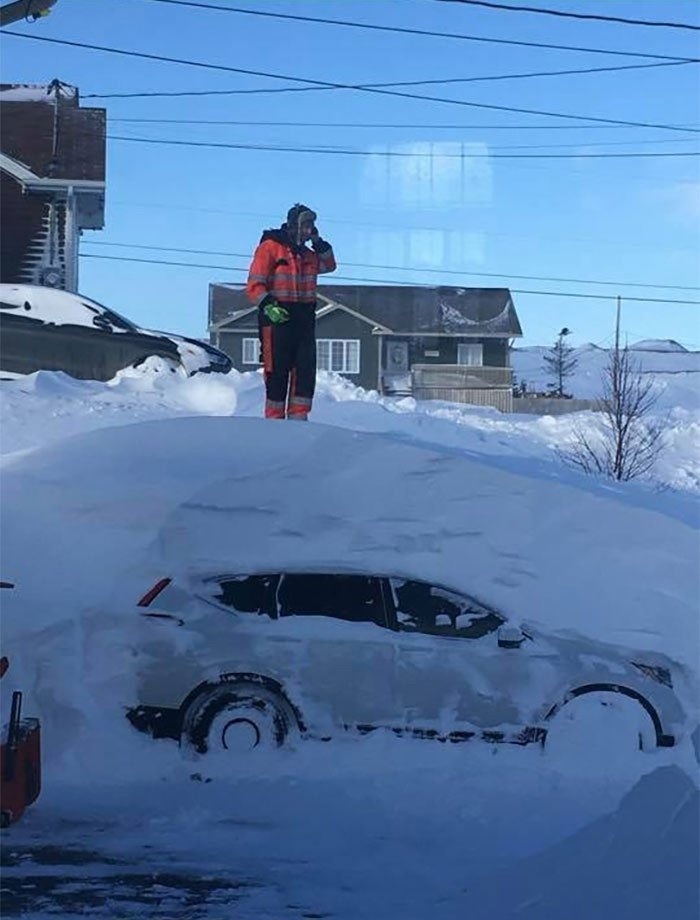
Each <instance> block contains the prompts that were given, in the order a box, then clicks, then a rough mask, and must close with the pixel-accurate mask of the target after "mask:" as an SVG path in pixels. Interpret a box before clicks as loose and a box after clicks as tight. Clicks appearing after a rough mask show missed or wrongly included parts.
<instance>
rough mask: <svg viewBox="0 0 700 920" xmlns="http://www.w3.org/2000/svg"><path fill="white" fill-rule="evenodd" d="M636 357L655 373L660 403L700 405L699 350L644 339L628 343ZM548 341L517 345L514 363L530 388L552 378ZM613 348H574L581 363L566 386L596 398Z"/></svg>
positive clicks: (643, 369)
mask: <svg viewBox="0 0 700 920" xmlns="http://www.w3.org/2000/svg"><path fill="white" fill-rule="evenodd" d="M629 348H630V351H631V352H632V353H633V357H634V361H635V363H636V364H637V366H638V367H639V370H640V371H641V372H642V373H644V374H653V375H654V376H655V377H656V382H657V383H658V386H659V390H660V391H661V393H660V400H659V405H660V406H663V407H666V408H670V407H671V406H686V407H687V408H691V407H692V408H700V351H688V350H687V349H686V348H684V347H683V346H682V345H679V343H678V342H674V341H673V340H671V339H667V340H660V339H658V340H657V339H645V340H643V341H641V342H636V343H635V344H632V345H630V346H629ZM549 351H550V346H547V345H532V346H530V347H527V348H514V349H513V351H512V352H511V364H512V367H513V371H514V373H515V377H516V379H517V380H518V381H520V380H524V381H525V382H526V383H527V386H528V389H530V390H546V389H547V384H548V383H551V382H552V377H551V375H550V374H549V373H548V371H547V369H546V367H545V364H544V357H545V355H546V354H548V353H549ZM609 354H610V352H609V351H608V349H607V348H599V347H598V346H597V345H593V344H592V343H587V344H585V345H580V346H579V347H578V348H576V349H574V356H575V357H576V358H577V359H578V366H577V367H576V370H575V371H574V373H573V375H572V376H571V377H570V378H568V379H567V382H566V390H567V392H569V393H571V394H572V395H573V396H576V397H578V398H579V399H595V398H596V397H598V396H600V393H601V385H600V381H601V375H602V374H603V372H604V369H605V366H606V363H607V361H608V357H609Z"/></svg>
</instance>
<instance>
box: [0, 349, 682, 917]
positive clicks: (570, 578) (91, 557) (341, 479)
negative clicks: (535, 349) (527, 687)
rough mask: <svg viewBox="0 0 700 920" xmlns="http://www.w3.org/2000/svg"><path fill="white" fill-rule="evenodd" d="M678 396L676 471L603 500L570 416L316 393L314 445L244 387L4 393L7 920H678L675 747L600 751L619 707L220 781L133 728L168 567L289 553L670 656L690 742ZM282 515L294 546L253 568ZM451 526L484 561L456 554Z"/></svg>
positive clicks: (309, 757) (318, 754)
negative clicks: (528, 739) (388, 572)
mask: <svg viewBox="0 0 700 920" xmlns="http://www.w3.org/2000/svg"><path fill="white" fill-rule="evenodd" d="M677 357H678V356H677V355H672V356H670V359H671V360H676V359H677ZM667 359H668V356H667ZM684 375H685V372H684ZM696 379H697V378H696ZM689 389H690V390H692V386H690V387H689ZM673 392H674V393H675V394H676V395H675V397H674V399H675V405H674V406H673V408H672V409H671V412H672V417H671V421H672V428H671V431H670V443H671V447H670V449H669V451H668V453H667V455H666V457H665V459H664V460H663V461H662V462H661V463H660V464H659V466H658V468H657V469H656V470H655V472H654V477H653V479H652V480H650V481H648V482H644V483H632V484H627V485H624V486H620V485H614V484H611V483H608V482H605V481H598V480H595V479H588V478H585V477H583V476H579V475H578V474H576V473H574V472H572V471H569V470H567V469H566V468H564V467H563V466H562V464H561V463H560V461H559V460H558V459H557V455H556V451H555V449H554V448H555V447H556V446H558V445H561V444H562V443H563V442H565V440H566V438H567V437H568V436H569V433H570V431H571V424H572V420H571V419H570V418H568V417H560V418H557V419H554V418H534V419H533V418H531V417H521V418H519V417H516V416H510V417H509V416H501V415H499V414H498V413H496V412H492V411H489V410H483V409H475V408H470V407H458V406H452V405H449V404H438V405H435V404H424V405H416V404H415V403H414V402H413V401H412V400H394V401H392V400H387V399H382V398H380V397H378V396H377V395H376V394H371V393H363V392H362V391H358V390H356V389H355V388H353V387H352V386H351V385H349V384H347V383H345V382H343V381H340V380H338V379H337V378H334V377H332V376H330V375H321V380H320V393H319V398H318V400H317V404H316V407H315V410H314V414H313V418H314V421H316V422H322V423H324V424H323V425H318V424H313V423H311V424H309V425H308V426H305V427H304V428H303V429H301V430H299V429H298V428H292V426H291V425H289V426H288V425H287V424H286V423H281V424H280V425H278V426H271V425H270V423H265V422H262V421H260V422H258V421H254V420H253V419H249V418H246V417H245V416H250V415H253V416H257V415H259V413H260V406H261V401H262V389H261V383H260V378H259V376H258V375H257V374H248V375H238V374H235V373H232V374H230V375H228V376H227V377H226V378H219V377H215V376H211V377H201V378H197V377H195V378H192V379H190V380H182V379H176V378H172V377H170V376H166V375H154V376H149V375H147V374H137V373H135V374H130V375H121V376H120V378H119V379H117V380H115V381H113V382H112V383H111V384H106V385H105V384H96V383H86V382H78V381H73V380H70V378H67V377H65V376H64V375H60V374H43V373H40V374H36V375H32V377H30V378H27V379H24V380H17V381H4V382H2V384H1V386H0V400H1V404H2V427H1V428H0V437H1V439H2V440H1V445H0V446H1V449H2V453H3V454H4V455H5V456H4V458H3V461H2V463H3V466H2V471H3V476H2V532H1V534H0V536H1V537H2V544H1V546H2V577H3V578H6V579H11V580H13V581H16V582H17V585H18V590H17V591H16V592H14V593H13V595H10V596H3V597H2V598H1V600H2V604H3V637H2V638H3V650H4V651H7V652H8V653H9V654H10V657H11V659H12V665H11V671H10V673H9V674H8V675H7V676H6V677H5V679H4V680H3V690H5V691H6V690H8V689H9V688H10V687H14V686H22V687H23V688H24V689H25V691H26V701H25V709H26V711H28V712H32V711H33V712H34V713H36V714H38V715H39V716H40V717H41V718H42V723H43V727H44V741H45V763H44V768H45V787H44V792H43V793H42V797H41V798H40V799H39V801H38V802H37V804H36V805H35V806H34V807H33V808H32V809H31V810H30V811H29V812H28V813H27V814H26V816H25V818H24V819H23V821H22V823H21V824H18V825H17V826H16V827H13V828H12V829H11V830H10V831H9V832H7V833H6V835H5V840H4V844H3V861H4V865H5V868H4V871H3V876H4V878H3V888H4V889H5V895H4V898H3V911H4V912H5V915H7V916H11V915H13V913H14V914H16V913H18V912H19V911H20V909H23V910H26V911H27V912H26V913H25V914H24V916H27V917H32V918H33V917H36V918H38V917H46V916H49V915H51V914H52V913H53V914H56V913H59V914H60V915H61V916H64V917H77V916H83V915H84V912H85V909H86V907H87V906H91V908H92V915H93V916H98V917H100V916H103V917H131V916H153V917H172V918H175V917H177V918H182V920H190V918H191V920H196V918H199V917H203V918H204V917H207V918H221V917H227V918H228V917H231V916H236V917H240V918H253V917H274V918H277V917H314V916H316V917H319V916H329V917H331V916H332V917H337V918H342V920H345V918H348V920H350V918H360V917H363V918H364V917H382V918H391V917H402V918H409V920H411V918H416V920H422V918H424V917H427V916H430V917H437V918H453V917H454V918H457V917H461V916H473V917H476V918H481V917H484V918H486V917H490V918H498V920H501V918H504V920H505V918H509V917H524V918H533V920H535V918H536V920H550V918H551V920H554V918H555V917H557V918H559V917H566V918H571V920H588V918H589V917H600V918H604V920H607V918H610V920H626V918H627V917H630V916H634V917H635V920H646V918H651V917H658V915H659V914H660V913H661V912H662V911H663V912H664V913H665V914H666V915H667V916H669V917H670V916H673V917H674V920H676V918H677V920H686V918H687V920H691V918H697V916H698V900H697V892H698V870H697V865H698V841H697V826H698V822H697V785H696V783H697V761H696V759H695V755H694V752H693V749H692V745H691V744H690V741H689V739H688V738H687V736H686V735H684V736H683V738H682V743H681V744H680V746H679V747H678V748H675V749H671V750H666V751H653V752H650V753H639V752H637V751H634V750H629V751H626V750H624V751H620V752H617V756H613V754H614V752H613V751H612V750H608V744H610V746H611V747H614V743H613V742H614V737H615V736H614V735H610V734H608V733H605V734H604V735H603V736H602V737H603V738H604V739H605V740H604V741H601V734H600V732H601V729H602V727H603V726H604V725H605V724H607V723H606V717H607V716H609V715H611V713H610V712H609V711H608V710H607V709H605V710H604V709H602V708H601V707H596V708H595V709H591V708H590V707H582V708H580V709H578V710H577V709H575V708H574V709H572V710H571V711H570V712H569V713H568V714H567V717H566V718H565V719H563V720H562V721H561V723H560V727H561V731H560V732H559V733H558V737H557V739H556V743H554V744H553V745H552V747H551V748H550V749H549V750H547V749H546V750H545V751H544V752H542V751H541V750H539V749H513V748H498V747H491V746H488V745H485V744H480V743H475V744H470V745H458V746H450V747H446V746H442V745H437V744H432V743H430V742H420V741H409V740H405V739H403V740H399V739H394V738H390V737H389V738H387V737H382V736H372V737H368V738H364V739H361V740H359V741H354V740H351V739H349V738H348V739H342V740H341V741H338V742H334V743H332V744H327V745H323V744H320V743H317V744H314V743H307V744H306V745H303V744H302V745H300V746H299V748H298V749H297V750H291V751H283V752H282V753H281V754H280V756H279V758H276V759H273V760H271V761H266V762H265V763H263V764H262V765H259V764H255V765H253V766H252V767H247V766H245V765H239V766H237V767H236V768H235V769H232V768H231V767H230V765H227V764H221V763H218V762H214V763H207V764H202V763H200V762H195V761H190V760H187V759H185V758H183V756H182V755H181V753H180V752H179V750H178V748H177V746H176V745H175V744H173V743H171V742H159V743H154V742H153V741H152V740H151V739H148V738H145V737H143V736H140V735H138V734H136V733H135V732H134V731H133V730H132V729H131V728H130V727H129V726H128V724H127V723H126V720H125V719H124V718H123V706H124V704H125V703H126V702H127V701H128V697H129V693H130V691H131V690H132V689H133V675H132V673H131V670H130V652H129V644H128V639H129V622H130V620H129V618H130V616H131V615H132V610H131V605H132V604H133V602H134V601H135V600H136V599H137V598H138V596H140V594H141V593H142V592H143V591H144V590H145V589H146V588H147V587H148V586H149V585H150V584H151V583H152V581H153V580H154V576H155V577H159V576H160V575H162V574H163V571H162V565H163V564H164V563H165V562H170V563H171V564H172V563H173V562H175V561H177V562H178V563H179V564H181V563H184V562H185V561H187V562H189V561H191V560H192V559H193V558H194V557H195V556H196V555H197V554H198V555H199V556H200V559H201V561H203V562H207V561H208V562H210V563H211V564H216V557H217V555H218V556H219V557H221V555H222V554H225V553H230V552H231V551H235V552H236V553H238V554H243V555H245V554H248V558H249V559H252V558H253V557H254V556H256V555H257V553H258V551H259V550H260V551H262V552H263V553H269V554H271V555H273V556H275V558H277V556H278V555H279V554H284V553H287V554H290V553H293V554H298V552H299V551H300V541H301V542H302V543H303V549H302V551H303V553H305V554H306V555H307V558H312V557H316V556H321V557H323V558H325V559H326V560H327V561H329V562H337V561H338V560H339V559H341V557H342V558H344V557H345V555H346V554H347V553H348V552H349V551H352V553H353V558H354V559H356V560H358V562H361V561H362V559H363V558H364V559H366V558H368V557H369V558H371V559H372V561H376V559H377V557H378V556H379V557H380V558H382V559H383V560H384V561H385V562H386V563H387V564H388V562H389V561H391V562H392V564H394V565H393V567H395V566H396V565H399V564H402V565H405V566H410V567H411V568H414V567H415V568H417V569H418V570H419V571H417V572H416V574H424V575H426V577H433V576H435V577H437V576H438V575H439V576H440V580H443V581H444V580H445V576H446V575H449V576H450V579H449V580H450V582H451V583H453V584H455V586H456V587H459V586H460V584H461V585H462V586H464V587H467V588H469V589H471V590H472V591H473V593H476V594H481V595H482V596H483V597H484V599H485V600H489V601H490V602H491V603H494V604H495V605H497V606H500V607H503V608H504V609H505V610H507V611H508V612H509V613H511V614H512V615H514V616H517V617H518V618H524V619H529V620H532V621H534V622H537V623H538V624H540V625H541V626H542V627H545V628H547V629H550V630H559V631H563V632H566V631H569V632H574V633H578V634H581V635H585V636H589V637H591V638H594V639H600V640H603V641H606V642H612V643H614V644H617V645H622V646H625V647H628V648H630V649H631V648H642V649H649V650H656V651H659V652H664V653H666V654H668V655H670V656H671V657H672V658H674V659H675V660H676V661H678V662H679V663H682V664H683V666H684V667H685V668H686V669H687V671H688V675H689V684H688V686H687V687H686V689H685V691H684V694H685V695H684V702H685V705H686V710H687V715H688V722H687V726H686V729H690V728H692V726H693V725H694V724H695V722H696V721H697V714H698V713H697V677H698V648H699V642H698V599H699V598H700V584H699V581H698V579H699V577H700V576H699V573H698V565H697V558H698V556H697V551H698V523H699V521H698V518H699V515H698V492H700V452H699V451H698V440H699V437H700V411H698V408H697V406H696V404H695V403H694V402H692V400H688V399H686V398H685V396H686V387H685V386H683V387H681V388H676V389H675V390H674V391H673ZM672 403H673V401H672ZM232 415H233V416H234V417H233V418H231V416H232ZM212 416H218V417H212ZM582 418H583V419H584V420H585V419H589V418H590V414H589V413H586V414H583V416H582ZM326 426H330V427H326ZM334 428H335V429H337V428H341V429H346V431H337V430H334ZM353 432H357V434H353ZM362 433H369V434H373V435H375V436H373V437H369V438H367V437H366V436H365V435H363V434H362ZM376 435H379V437H377V436H376ZM418 455H420V457H422V458H423V459H422V460H421V461H420V463H419V464H418V466H416V465H415V463H416V462H417V461H416V460H415V459H411V458H415V457H416V456H418ZM412 464H413V466H412ZM431 465H432V467H433V468H434V469H435V470H436V472H435V473H430V472H427V470H429V468H430V467H431ZM305 471H308V472H309V473H313V477H310V476H307V475H305ZM295 477H296V478H295ZM288 481H292V482H294V483H295V487H296V489H297V494H296V497H293V496H292V497H289V498H285V496H289V495H291V491H290V489H289V488H288V487H287V482H288ZM222 483H224V484H226V485H225V487H224V486H222ZM275 483H276V485H275ZM660 486H661V488H660ZM203 490H204V491H203ZM275 490H276V491H275ZM242 491H244V494H245V499H246V501H245V505H246V507H247V508H248V509H249V510H248V512H246V513H244V514H242V516H241V518H240V521H241V522H242V523H243V527H242V530H243V533H244V536H245V539H240V536H241V534H240V531H239V530H237V528H236V523H238V521H236V522H234V521H233V520H231V522H230V523H225V524H219V525H218V529H217V530H214V531H212V530H209V529H208V528H201V529H198V522H197V520H195V519H193V518H192V516H191V510H192V509H191V507H190V505H189V504H188V501H189V500H190V499H191V498H192V496H196V495H198V496H199V498H201V497H202V495H203V494H204V493H205V492H206V493H208V495H209V497H210V498H211V497H212V496H213V497H214V499H215V501H219V502H221V503H222V504H225V502H226V501H229V502H230V501H232V500H237V501H238V502H239V506H240V505H241V498H240V497H241V494H242ZM275 495H277V498H278V499H279V500H280V501H282V502H283V503H284V502H285V501H286V504H285V505H284V508H285V510H284V512H283V518H284V520H285V521H286V522H287V523H290V522H291V523H293V524H294V527H291V528H288V530H287V532H286V533H284V534H282V536H280V535H279V534H278V535H277V537H275V538H274V539H273V538H272V536H271V534H270V533H269V532H268V533H266V534H264V539H261V536H262V535H261V533H258V541H257V543H258V545H256V544H255V541H254V539H253V538H254V537H255V535H256V531H255V527H256V524H255V520H256V514H255V512H256V509H261V508H264V506H265V502H266V501H268V502H269V501H270V499H271V497H272V498H274V496H275ZM236 496H237V498H236ZM347 496H355V501H348V500H347ZM240 510H241V508H240V507H239V511H240ZM399 510H402V511H403V514H402V515H399V514H398V511H399ZM198 514H199V512H198ZM399 517H402V519H401V520H399ZM205 519H206V520H209V519H208V518H206V517H204V518H201V521H200V523H202V522H204V521H205ZM343 520H344V521H345V523H343ZM182 524H186V527H185V529H184V530H183V529H182V527H181V525H182ZM295 529H296V531H297V533H299V534H301V535H302V536H301V537H296V538H294V537H293V535H290V533H289V530H295ZM467 532H472V533H478V534H479V535H480V537H481V539H478V540H477V539H475V538H474V539H472V540H471V541H470V551H469V553H468V554H467V556H466V559H465V556H464V554H460V545H461V543H462V542H463V541H465V540H467V539H468V538H467V537H466V536H465V534H466V533H467ZM178 535H179V536H178ZM314 538H315V539H314ZM227 541H228V542H227ZM475 586H476V589H475ZM6 695H7V694H5V693H4V694H3V696H6ZM621 710H622V711H621V717H622V718H623V719H624V718H626V713H625V712H624V707H622V708H621ZM3 714H5V713H3ZM613 715H614V713H613ZM584 740H585V741H587V742H588V744H589V745H591V744H592V745H593V747H586V746H585V744H583V742H584ZM193 777H194V778H193Z"/></svg>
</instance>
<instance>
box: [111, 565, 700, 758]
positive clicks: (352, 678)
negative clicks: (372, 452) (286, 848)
mask: <svg viewBox="0 0 700 920" xmlns="http://www.w3.org/2000/svg"><path fill="white" fill-rule="evenodd" d="M138 611H139V614H140V621H139V625H138V642H137V645H136V647H135V649H134V654H135V656H136V662H137V672H138V688H139V689H138V697H139V698H138V701H137V702H136V703H135V705H134V706H133V707H132V708H131V709H130V710H129V712H128V717H129V719H130V721H131V722H132V724H133V725H134V726H136V727H137V728H139V729H141V730H143V731H148V732H150V733H152V734H153V735H154V737H169V738H174V739H177V740H179V741H180V742H181V743H184V744H185V745H188V746H190V747H191V748H193V749H194V750H195V751H197V752H199V753H200V754H206V753H207V752H210V751H228V752H231V753H232V754H233V755H234V756H235V755H236V754H240V753H241V752H245V751H250V750H252V749H255V748H270V747H280V746H282V745H284V744H286V743H288V742H290V741H291V740H293V739H294V738H296V737H312V738H319V739H323V740H328V739H330V738H332V737H334V736H337V735H338V734H340V733H342V732H345V731H357V732H360V733H367V732H370V731H374V730H375V729H379V728H385V729H389V730H392V731H393V732H395V733H396V734H407V735H415V736H418V737H424V738H436V739H439V740H443V741H445V740H447V741H462V740H468V739H470V738H480V739H483V740H486V741H491V742H513V743H517V744H528V743H531V742H538V741H539V742H544V740H545V738H546V735H547V731H548V728H549V726H550V723H551V721H552V719H553V717H554V716H556V715H557V713H558V712H559V711H560V710H561V709H562V708H563V707H565V706H566V705H567V704H568V703H570V702H571V701H572V700H574V699H575V698H577V697H581V696H584V695H589V694H593V695H598V696H600V697H601V698H603V697H606V696H610V695H611V694H617V695H618V696H619V697H624V698H626V699H627V701H628V702H632V703H634V704H637V705H636V707H635V708H636V711H637V714H638V716H639V719H638V720H636V722H638V728H637V727H636V722H635V735H636V739H635V740H636V741H637V743H638V746H639V747H640V748H647V747H655V746H656V747H670V746H673V745H674V744H675V741H676V735H675V733H676V732H677V730H678V728H679V726H680V725H682V724H683V722H684V715H683V709H682V706H681V704H680V702H679V700H678V698H677V696H676V694H675V693H674V687H673V681H674V678H675V676H676V668H675V665H673V664H672V663H671V662H670V661H669V660H668V659H666V658H665V657H663V656H661V655H654V654H652V655H650V654H649V653H644V654H641V653H640V654H639V655H633V654H630V653H627V652H625V651H624V650H622V649H619V648H617V647H615V646H611V645H606V644H604V643H599V642H595V641H591V640H587V639H584V638H582V637H569V636H567V637H561V636H554V635H552V636H547V635H544V634H541V633H539V632H537V631H535V630H532V629H529V628H527V627H525V626H523V627H520V626H516V625H513V624H512V623H510V622H509V621H508V619H507V618H506V617H505V616H504V615H502V614H501V613H499V612H498V611H496V610H493V609H490V608H489V607H488V606H486V605H484V604H482V603H480V602H479V601H478V600H476V599H475V598H472V597H469V596H466V595H465V594H464V593H463V592H456V591H453V590H450V589H447V588H444V587H442V586H439V585H434V584H429V583H427V582H425V581H418V580H413V579H409V578H406V577H385V576H378V575H376V574H373V573H371V574H367V573H362V572H338V571H334V572H329V571H309V570H308V569H307V570H304V571H289V570H287V571H283V572H276V573H271V572H269V571H268V572H259V573H255V572H253V573H245V574H241V573H233V574H206V575H192V576H188V577H187V578H183V579H180V580H172V579H170V578H163V579H161V580H160V581H158V582H157V583H156V584H155V585H154V586H153V588H151V589H150V591H148V593H147V594H146V595H144V597H143V598H141V600H140V601H139V605H138Z"/></svg>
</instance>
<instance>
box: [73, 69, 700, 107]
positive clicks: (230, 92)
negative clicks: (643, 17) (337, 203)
mask: <svg viewBox="0 0 700 920" xmlns="http://www.w3.org/2000/svg"><path fill="white" fill-rule="evenodd" d="M697 63H698V62H697V61H661V62H660V63H654V64H622V65H618V66H615V67H583V68H577V69H574V70H541V71H534V72H528V73H506V74H495V75H491V76H483V77H449V78H446V79H441V80H395V81H392V82H389V83H362V84H358V87H360V86H361V87H362V88H363V89H383V88H384V87H394V86H437V85H447V84H451V85H452V84H457V83H487V82H492V81H497V80H527V79H531V78H533V77H562V76H570V75H572V74H592V73H613V72H618V71H624V70H649V69H652V68H659V67H685V66H687V65H688V64H697ZM334 88H335V87H330V86H281V87H280V86H276V87H267V88H262V87H261V88H257V89H222V90H184V91H166V92H144V93H88V94H85V93H83V95H82V98H83V99H134V98H142V97H145V98H152V97H161V96H165V97H169V98H172V97H176V98H177V97H180V96H249V95H260V94H263V93H308V92H319V91H327V90H329V89H334Z"/></svg>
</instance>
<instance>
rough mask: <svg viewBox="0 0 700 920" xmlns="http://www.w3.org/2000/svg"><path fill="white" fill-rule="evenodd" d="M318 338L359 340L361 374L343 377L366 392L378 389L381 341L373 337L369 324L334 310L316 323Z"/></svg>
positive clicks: (342, 311)
mask: <svg viewBox="0 0 700 920" xmlns="http://www.w3.org/2000/svg"><path fill="white" fill-rule="evenodd" d="M316 338H317V339H357V340H358V341H359V342H360V373H359V374H344V375H343V376H344V377H347V378H348V380H352V382H353V383H355V384H357V385H358V386H361V387H363V388H364V389H365V390H376V389H377V377H378V374H379V341H378V339H377V336H376V335H372V326H370V325H369V323H366V322H364V321H363V320H361V319H357V317H355V316H353V315H352V314H351V313H346V311H345V310H333V311H332V312H331V313H327V314H326V315H325V316H321V317H319V319H318V320H317V321H316Z"/></svg>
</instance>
